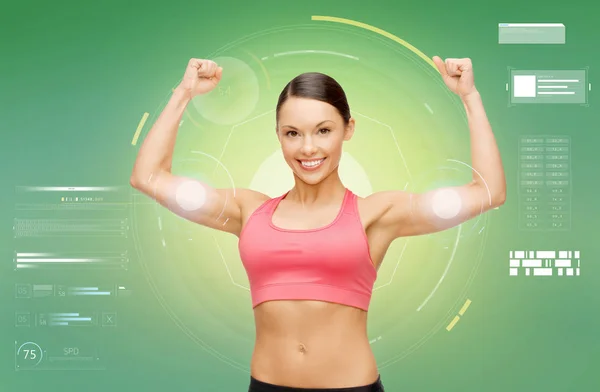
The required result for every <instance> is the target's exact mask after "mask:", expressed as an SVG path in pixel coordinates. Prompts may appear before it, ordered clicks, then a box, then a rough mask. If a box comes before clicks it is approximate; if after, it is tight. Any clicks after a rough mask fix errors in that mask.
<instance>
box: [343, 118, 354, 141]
mask: <svg viewBox="0 0 600 392" xmlns="http://www.w3.org/2000/svg"><path fill="white" fill-rule="evenodd" d="M355 125H356V121H354V117H350V120H349V121H348V125H346V130H345V131H344V141H348V140H350V139H352V135H354V126H355Z"/></svg>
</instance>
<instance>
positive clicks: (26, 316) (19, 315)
mask: <svg viewBox="0 0 600 392" xmlns="http://www.w3.org/2000/svg"><path fill="white" fill-rule="evenodd" d="M30 326H31V313H29V312H15V327H30Z"/></svg>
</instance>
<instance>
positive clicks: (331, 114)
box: [279, 97, 340, 126]
mask: <svg viewBox="0 0 600 392" xmlns="http://www.w3.org/2000/svg"><path fill="white" fill-rule="evenodd" d="M337 117H340V115H339V113H338V112H337V110H336V108H335V107H334V106H332V105H330V104H328V103H327V102H323V101H319V100H316V99H307V98H297V97H290V98H288V100H287V101H286V102H285V103H284V104H283V105H282V106H281V109H280V111H279V119H280V121H281V122H282V124H290V125H297V126H302V125H308V126H312V125H314V122H315V121H316V122H319V121H323V120H333V121H335V120H336V119H337Z"/></svg>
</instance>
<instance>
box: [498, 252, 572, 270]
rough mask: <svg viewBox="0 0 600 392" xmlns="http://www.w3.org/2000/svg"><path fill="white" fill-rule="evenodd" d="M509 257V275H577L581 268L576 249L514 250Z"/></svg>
mask: <svg viewBox="0 0 600 392" xmlns="http://www.w3.org/2000/svg"><path fill="white" fill-rule="evenodd" d="M509 259H510V263H509V267H510V268H509V275H510V276H518V275H520V274H524V275H525V276H553V275H556V276H579V273H580V268H581V266H580V257H579V251H578V250H576V251H570V250H561V251H553V250H538V251H533V250H531V251H526V250H516V251H510V255H509Z"/></svg>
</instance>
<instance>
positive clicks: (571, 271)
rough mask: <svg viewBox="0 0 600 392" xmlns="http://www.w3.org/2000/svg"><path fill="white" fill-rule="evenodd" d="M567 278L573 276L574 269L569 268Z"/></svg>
mask: <svg viewBox="0 0 600 392" xmlns="http://www.w3.org/2000/svg"><path fill="white" fill-rule="evenodd" d="M567 276H573V268H567Z"/></svg>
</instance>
